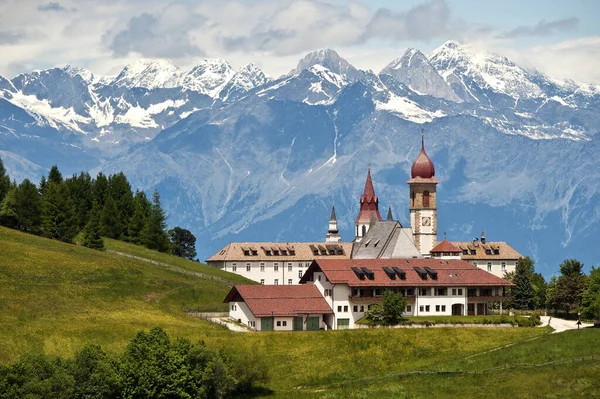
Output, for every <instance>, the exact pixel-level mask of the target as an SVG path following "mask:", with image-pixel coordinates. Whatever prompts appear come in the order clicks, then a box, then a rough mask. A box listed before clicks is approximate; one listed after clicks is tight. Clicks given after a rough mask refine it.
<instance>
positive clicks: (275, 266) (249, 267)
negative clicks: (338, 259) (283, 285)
mask: <svg viewBox="0 0 600 399" xmlns="http://www.w3.org/2000/svg"><path fill="white" fill-rule="evenodd" d="M308 266H310V263H306V264H305V266H303V264H302V263H300V262H298V267H308ZM287 268H288V271H289V272H291V271H292V270H293V265H292V264H291V263H288V264H287ZM231 271H234V272H237V263H232V264H231ZM246 271H247V272H251V271H252V264H251V263H246ZM260 271H261V272H264V271H265V264H264V263H261V264H260ZM273 271H276V272H277V271H279V263H273ZM300 277H302V276H300Z"/></svg>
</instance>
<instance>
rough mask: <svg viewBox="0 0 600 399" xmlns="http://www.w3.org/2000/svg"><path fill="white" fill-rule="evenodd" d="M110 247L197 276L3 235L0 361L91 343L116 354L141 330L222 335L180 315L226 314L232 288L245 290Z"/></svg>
mask: <svg viewBox="0 0 600 399" xmlns="http://www.w3.org/2000/svg"><path fill="white" fill-rule="evenodd" d="M107 244H108V246H109V248H116V249H117V250H120V251H123V252H131V253H134V254H136V255H139V256H145V257H152V256H156V257H157V258H158V257H159V258H160V260H161V261H163V262H165V263H171V264H172V263H173V262H178V263H177V266H178V267H179V268H181V269H185V270H186V271H189V272H195V273H200V274H198V275H194V274H193V273H184V272H181V271H179V272H178V271H174V270H170V269H168V268H165V267H161V266H157V265H153V264H149V263H147V262H142V261H139V260H135V259H130V258H126V257H122V256H119V255H115V254H111V253H103V252H98V251H94V250H90V249H87V248H84V247H80V246H75V245H68V244H64V243H61V242H58V241H54V240H48V239H45V238H41V237H37V236H32V235H28V234H23V233H20V232H17V231H14V230H9V229H6V228H2V227H0V342H2V345H0V361H8V360H13V359H15V358H17V357H18V356H19V355H20V354H22V353H24V352H29V351H45V352H46V353H48V354H63V355H69V354H71V353H72V352H73V351H75V350H77V349H78V348H80V347H81V346H83V344H84V343H88V342H92V343H97V344H100V345H102V346H103V347H104V348H105V349H107V350H109V351H111V350H118V349H120V348H122V347H124V345H125V344H126V343H127V341H128V340H129V339H131V337H133V335H134V334H135V333H136V332H137V331H138V330H140V329H144V328H145V329H147V328H150V327H152V326H161V327H164V328H165V329H166V330H167V331H168V332H169V333H170V334H172V335H179V336H186V337H190V338H194V337H197V336H198V335H199V331H201V332H202V335H207V336H210V335H211V334H215V333H220V332H221V330H223V329H222V328H221V327H219V326H215V325H213V324H210V323H207V322H205V321H203V320H198V319H196V318H193V317H190V316H187V315H186V314H185V312H184V311H183V310H182V309H184V308H195V307H200V308H201V309H204V310H207V311H210V310H213V311H224V310H226V309H227V305H225V304H222V303H221V301H222V300H223V298H224V297H225V295H226V294H227V292H228V291H229V289H230V286H231V285H232V284H234V283H240V282H248V280H245V279H244V278H242V277H239V276H236V275H233V274H230V273H224V272H221V271H219V270H215V269H213V268H211V267H208V266H206V265H202V264H199V263H197V262H192V261H186V260H183V259H179V258H176V257H171V256H168V255H162V254H156V255H155V254H153V253H152V251H147V250H145V249H143V248H141V249H138V248H136V247H135V246H133V245H127V244H117V243H116V242H112V241H108V243H107ZM140 251H141V252H140ZM202 275H204V276H216V277H219V278H220V279H219V280H211V279H209V278H202V277H199V276H202ZM222 279H223V280H227V281H228V283H224V282H223V281H222Z"/></svg>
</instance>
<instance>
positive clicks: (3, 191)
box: [0, 158, 11, 202]
mask: <svg viewBox="0 0 600 399" xmlns="http://www.w3.org/2000/svg"><path fill="white" fill-rule="evenodd" d="M10 187H11V184H10V177H9V176H8V174H7V173H6V169H5V168H4V162H2V158H0V202H2V200H3V199H4V197H6V195H7V194H8V192H9V191H10Z"/></svg>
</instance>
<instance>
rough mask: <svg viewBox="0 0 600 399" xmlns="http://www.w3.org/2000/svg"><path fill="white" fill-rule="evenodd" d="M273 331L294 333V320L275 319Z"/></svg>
mask: <svg viewBox="0 0 600 399" xmlns="http://www.w3.org/2000/svg"><path fill="white" fill-rule="evenodd" d="M278 324H279V325H278ZM273 329H274V331H292V330H293V329H294V318H293V317H278V316H276V317H274V321H273Z"/></svg>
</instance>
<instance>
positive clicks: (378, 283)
mask: <svg viewBox="0 0 600 399" xmlns="http://www.w3.org/2000/svg"><path fill="white" fill-rule="evenodd" d="M353 267H354V268H362V267H365V268H368V269H369V270H370V271H372V272H373V277H374V278H373V279H372V280H370V279H368V278H365V279H362V280H361V279H360V278H359V277H358V276H357V274H356V273H355V272H354V271H353V270H352V268H353ZM384 267H388V268H392V269H393V268H394V267H395V268H398V269H401V270H403V271H404V272H405V273H406V279H405V280H402V279H399V278H396V279H394V280H392V279H391V278H390V277H389V276H388V275H387V273H386V272H385V271H384V270H383V268H384ZM415 268H417V270H419V269H424V270H427V268H430V269H432V270H433V271H435V272H437V278H436V279H432V278H431V277H427V279H422V278H421V276H420V275H419V273H418V272H417V270H415ZM316 271H321V272H323V273H324V274H325V277H327V280H329V281H330V282H331V283H332V284H348V285H349V286H350V287H427V286H435V287H461V286H462V287H491V286H510V285H512V284H511V283H510V282H508V281H506V280H503V279H501V278H500V277H497V276H494V275H493V274H491V273H488V272H486V271H484V270H482V269H480V268H478V267H477V266H474V265H472V264H471V263H469V262H467V261H464V260H458V259H457V260H439V259H433V258H427V259H423V258H422V259H344V260H325V259H319V260H315V261H314V262H313V263H312V264H311V265H310V267H309V268H308V270H307V271H306V273H304V276H302V279H300V283H301V284H302V283H306V282H308V281H310V279H311V276H312V275H313V274H314V273H315V272H316Z"/></svg>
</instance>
